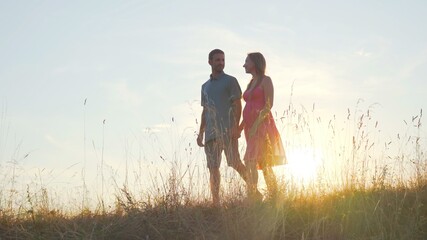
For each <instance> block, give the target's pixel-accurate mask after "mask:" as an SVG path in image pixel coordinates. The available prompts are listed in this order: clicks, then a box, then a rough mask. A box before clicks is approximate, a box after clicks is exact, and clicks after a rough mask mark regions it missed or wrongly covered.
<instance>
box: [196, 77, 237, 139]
mask: <svg viewBox="0 0 427 240" xmlns="http://www.w3.org/2000/svg"><path fill="white" fill-rule="evenodd" d="M241 97H242V90H241V89H240V85H239V83H238V82H237V79H236V78H235V77H233V76H230V75H227V74H225V73H224V72H223V73H221V74H220V75H219V76H218V77H216V78H212V77H211V78H210V79H209V80H207V81H206V82H205V83H204V84H203V85H202V102H201V104H202V106H203V107H204V108H205V110H206V112H205V114H206V115H205V120H206V127H205V142H208V141H209V140H212V139H215V138H218V137H222V136H224V135H225V134H229V132H230V130H229V129H230V128H231V126H233V125H234V124H238V123H235V122H234V121H235V119H234V113H233V109H232V104H233V102H234V100H236V99H240V98H241Z"/></svg>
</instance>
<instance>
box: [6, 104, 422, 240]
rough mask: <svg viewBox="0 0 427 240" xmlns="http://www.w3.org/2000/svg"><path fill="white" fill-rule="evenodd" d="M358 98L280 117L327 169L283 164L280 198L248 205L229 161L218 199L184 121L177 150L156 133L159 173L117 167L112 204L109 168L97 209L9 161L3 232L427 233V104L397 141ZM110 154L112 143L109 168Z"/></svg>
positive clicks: (293, 143)
mask: <svg viewBox="0 0 427 240" xmlns="http://www.w3.org/2000/svg"><path fill="white" fill-rule="evenodd" d="M360 105H361V103H360V102H359V103H358V104H357V106H356V108H355V110H354V111H351V110H350V109H348V110H347V111H345V112H344V113H343V114H342V116H340V115H334V116H332V117H331V118H330V119H326V120H324V119H322V118H321V117H320V116H318V115H317V114H316V111H315V105H313V106H312V108H311V110H307V109H306V108H304V107H294V106H293V105H292V104H291V105H289V107H288V108H287V109H285V110H284V111H283V113H282V114H277V113H276V121H277V123H278V126H279V128H280V129H281V134H282V137H283V139H284V140H285V145H286V147H287V149H288V150H289V151H292V148H307V147H308V148H312V149H314V148H320V149H322V156H320V157H321V164H320V165H319V166H318V169H317V172H316V173H315V174H314V176H313V177H312V178H311V179H310V180H309V181H303V179H298V178H294V177H293V176H292V172H291V171H290V169H288V168H287V167H283V168H281V169H275V170H276V173H278V176H279V185H280V193H279V194H278V195H277V196H276V197H267V198H265V199H264V201H260V202H252V201H248V200H247V199H246V193H245V186H244V185H243V182H242V181H241V180H240V179H239V177H237V176H236V174H234V173H233V171H231V170H229V169H227V168H226V167H225V166H224V167H222V168H221V171H222V174H223V178H222V204H221V206H220V207H215V206H212V205H211V201H210V196H209V188H208V187H207V186H208V176H207V169H206V168H205V162H204V160H203V156H204V155H203V152H201V150H200V149H196V148H193V146H194V144H193V142H194V141H195V140H194V136H193V129H197V127H196V126H195V127H194V128H187V129H185V130H183V131H182V132H181V131H175V130H174V128H173V124H174V123H175V121H176V119H172V128H170V129H169V130H168V131H169V132H168V133H167V134H168V136H169V141H170V149H165V147H164V145H165V143H164V142H161V141H160V140H159V139H158V136H157V135H156V133H153V132H150V131H148V132H147V133H148V135H147V136H148V140H149V141H148V142H150V143H151V144H153V145H152V147H155V148H158V149H159V152H158V153H159V155H160V158H161V159H162V164H163V166H162V168H160V169H156V168H153V169H151V168H147V167H146V166H143V163H142V162H143V161H146V159H142V157H141V156H140V155H138V154H136V157H135V158H136V161H133V160H135V159H133V158H132V157H129V158H130V159H126V161H127V162H129V164H127V166H128V167H129V170H130V171H128V167H127V168H126V176H125V178H124V179H125V180H123V181H121V180H118V179H115V178H114V176H115V175H114V174H113V173H111V175H112V179H113V183H114V189H115V190H114V192H113V193H112V194H111V196H113V199H114V201H111V202H109V201H107V200H105V199H104V195H106V191H105V192H104V187H103V186H104V184H107V183H104V181H105V179H104V172H102V173H101V174H102V183H101V186H102V189H101V190H102V191H101V193H102V194H101V196H102V197H101V198H100V199H99V201H98V204H96V205H95V207H93V208H90V207H86V206H83V207H78V206H79V204H75V205H76V207H75V208H67V204H66V203H61V202H58V199H60V198H59V197H58V195H55V190H53V189H48V188H46V187H45V186H44V185H43V184H42V180H39V181H33V182H30V183H29V184H26V185H25V186H24V187H22V188H19V187H18V186H17V185H16V184H15V180H14V178H15V177H16V175H17V174H18V173H17V172H16V171H15V172H13V171H12V172H11V171H7V170H6V169H7V167H9V169H10V168H11V169H15V170H16V169H19V166H20V165H19V161H17V162H15V163H10V164H9V165H7V166H2V168H1V170H2V174H3V175H4V176H5V177H4V179H5V180H9V184H3V188H2V189H1V190H0V191H1V192H0V199H1V202H0V208H1V211H0V239H427V157H426V153H425V151H426V141H427V139H426V133H425V131H424V129H423V127H422V121H421V119H422V110H421V111H420V112H419V113H418V114H417V115H415V116H412V117H410V119H408V120H405V123H404V124H405V127H406V132H404V133H396V134H395V135H394V136H395V137H393V139H390V138H388V137H383V136H381V133H382V132H381V128H380V124H381V122H380V121H378V120H376V119H375V116H374V115H375V114H374V112H375V105H371V106H368V108H367V109H365V110H363V109H362V107H360ZM102 127H103V133H104V127H105V122H103V126H102ZM162 144H163V145H162ZM136 145H137V146H139V145H138V144H136ZM0 146H1V145H0ZM0 150H1V149H0ZM103 151H104V145H102V157H101V161H102V164H101V165H102V166H101V167H102V171H104V164H106V163H105V162H104V157H103ZM129 151H131V150H129ZM313 154H316V153H313ZM129 155H131V156H134V155H133V154H129ZM18 156H21V157H23V156H22V155H20V154H18ZM24 156H25V155H24ZM200 158H202V159H200ZM18 159H19V158H18ZM148 160H149V159H148ZM132 162H136V164H134V165H132V164H131V163H132ZM165 167H166V168H165ZM165 169H168V170H165ZM128 174H129V176H128ZM132 174H133V176H134V178H133V179H134V180H133V181H132V180H131V179H132V178H131V175H132ZM83 181H85V180H84V179H83ZM147 181H149V182H150V183H147ZM84 184H85V183H84ZM12 193H13V194H12ZM82 197H83V198H87V196H86V195H83V196H82ZM75 199H76V202H78V201H79V199H78V197H77V198H75ZM83 200H85V199H83ZM80 201H81V199H80ZM11 202H15V204H10V203H11Z"/></svg>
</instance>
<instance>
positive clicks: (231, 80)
mask: <svg viewBox="0 0 427 240" xmlns="http://www.w3.org/2000/svg"><path fill="white" fill-rule="evenodd" d="M208 62H209V65H210V66H211V68H212V74H211V75H210V78H209V80H207V81H206V82H205V83H204V84H203V85H202V102H201V104H202V107H203V112H202V117H201V122H200V130H199V135H198V137H197V144H198V145H199V146H200V147H205V153H206V158H207V166H208V169H209V174H210V179H209V181H210V188H211V194H212V200H213V204H214V205H219V201H220V200H219V189H220V179H221V177H220V171H219V167H220V165H221V154H222V152H223V151H224V153H225V156H226V159H227V164H228V166H231V167H232V168H234V169H235V170H236V171H237V172H238V173H239V174H240V176H241V177H242V178H243V179H246V167H245V165H243V163H242V161H241V160H240V155H239V150H238V138H239V137H240V131H239V130H238V128H239V126H238V125H239V121H240V114H241V111H242V103H241V97H242V91H241V89H240V86H239V83H238V82H237V79H236V78H235V77H233V76H230V75H227V74H225V73H224V71H223V70H224V64H225V61H224V52H223V51H222V50H219V49H214V50H212V51H211V52H210V53H209V61H208ZM203 135H205V143H204V144H203Z"/></svg>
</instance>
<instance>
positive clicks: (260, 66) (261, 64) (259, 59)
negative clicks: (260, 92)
mask: <svg viewBox="0 0 427 240" xmlns="http://www.w3.org/2000/svg"><path fill="white" fill-rule="evenodd" d="M248 57H249V59H251V61H252V62H253V63H254V64H255V71H256V72H257V74H258V75H259V77H260V79H259V81H258V79H253V81H258V82H257V83H256V85H258V84H260V83H261V80H262V79H263V78H264V76H265V69H266V68H267V63H266V62H265V58H264V56H263V55H262V54H261V53H260V52H252V53H248ZM249 85H250V83H249V84H248V86H247V88H246V90H247V89H249Z"/></svg>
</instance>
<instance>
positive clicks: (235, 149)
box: [224, 139, 248, 182]
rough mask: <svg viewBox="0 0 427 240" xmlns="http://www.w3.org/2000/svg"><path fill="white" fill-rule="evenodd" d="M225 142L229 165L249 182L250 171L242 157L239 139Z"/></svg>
mask: <svg viewBox="0 0 427 240" xmlns="http://www.w3.org/2000/svg"><path fill="white" fill-rule="evenodd" d="M224 144H225V145H224V153H225V157H226V158H227V163H228V165H229V166H231V167H232V168H234V169H235V170H236V171H237V172H238V173H239V175H240V177H241V178H242V179H243V180H244V181H245V182H247V181H248V171H247V169H246V166H245V165H244V164H243V163H242V160H241V159H240V154H239V146H238V139H230V140H229V141H225V142H224Z"/></svg>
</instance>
